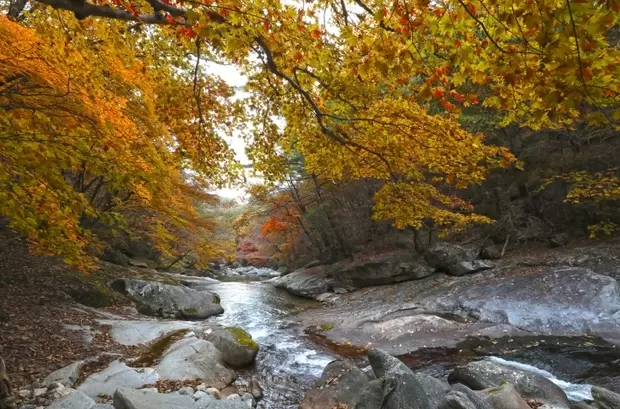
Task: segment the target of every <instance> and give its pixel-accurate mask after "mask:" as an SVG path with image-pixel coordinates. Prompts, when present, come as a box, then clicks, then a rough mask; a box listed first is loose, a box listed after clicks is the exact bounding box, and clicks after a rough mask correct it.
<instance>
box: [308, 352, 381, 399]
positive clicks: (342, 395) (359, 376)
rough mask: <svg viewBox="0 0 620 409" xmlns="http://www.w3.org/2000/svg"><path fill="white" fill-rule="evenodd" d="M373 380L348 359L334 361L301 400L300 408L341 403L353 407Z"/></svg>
mask: <svg viewBox="0 0 620 409" xmlns="http://www.w3.org/2000/svg"><path fill="white" fill-rule="evenodd" d="M370 381H371V378H370V377H369V376H368V375H367V374H366V373H364V372H363V371H362V370H361V369H359V368H358V367H356V366H355V365H352V364H351V363H349V362H346V361H339V360H338V361H332V362H330V363H329V364H328V365H327V366H326V367H325V369H324V370H323V374H322V375H321V378H320V379H319V380H318V381H317V382H316V383H315V384H314V386H313V387H312V389H310V390H309V391H308V392H307V393H306V396H305V399H304V400H303V401H302V402H301V404H300V406H299V408H300V409H322V408H331V407H334V406H336V405H337V404H339V403H343V404H346V405H348V406H349V407H352V405H353V403H354V401H355V400H356V399H357V398H358V395H359V392H360V391H361V390H362V389H364V387H365V386H366V385H367V384H368V382H370Z"/></svg>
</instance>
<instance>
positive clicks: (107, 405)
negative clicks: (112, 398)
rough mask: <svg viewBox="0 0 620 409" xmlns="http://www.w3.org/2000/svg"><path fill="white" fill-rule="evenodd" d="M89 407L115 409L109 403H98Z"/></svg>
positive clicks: (93, 408)
mask: <svg viewBox="0 0 620 409" xmlns="http://www.w3.org/2000/svg"><path fill="white" fill-rule="evenodd" d="M90 409H115V408H114V406H112V405H110V404H109V403H98V404H96V405H95V406H93V407H92V408H90Z"/></svg>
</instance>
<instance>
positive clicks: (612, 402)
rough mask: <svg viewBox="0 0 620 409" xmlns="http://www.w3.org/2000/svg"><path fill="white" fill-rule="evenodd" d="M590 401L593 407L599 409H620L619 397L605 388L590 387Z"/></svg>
mask: <svg viewBox="0 0 620 409" xmlns="http://www.w3.org/2000/svg"><path fill="white" fill-rule="evenodd" d="M592 399H593V400H594V402H595V405H596V406H597V407H599V408H601V409H616V408H620V395H618V394H617V393H614V392H612V391H609V390H607V389H605V388H601V387H598V386H594V385H593V386H592Z"/></svg>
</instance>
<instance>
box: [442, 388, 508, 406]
mask: <svg viewBox="0 0 620 409" xmlns="http://www.w3.org/2000/svg"><path fill="white" fill-rule="evenodd" d="M446 407H447V408H448V409H496V408H493V407H491V406H490V405H489V404H488V403H487V402H485V401H483V400H482V399H481V398H480V397H479V396H477V395H476V394H475V393H473V391H471V393H468V392H467V391H464V390H453V391H450V392H448V394H447V395H446Z"/></svg>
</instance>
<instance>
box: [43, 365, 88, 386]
mask: <svg viewBox="0 0 620 409" xmlns="http://www.w3.org/2000/svg"><path fill="white" fill-rule="evenodd" d="M83 363H84V361H77V362H73V363H72V364H70V365H67V366H65V367H64V368H60V369H58V370H56V371H54V372H52V373H51V374H49V375H48V376H47V377H46V378H45V380H44V381H43V385H44V386H47V385H49V384H51V383H54V382H58V383H61V384H63V385H64V386H73V385H75V382H77V380H78V378H79V377H80V369H81V368H82V364H83Z"/></svg>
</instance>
